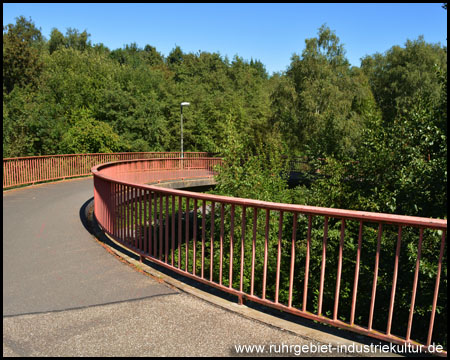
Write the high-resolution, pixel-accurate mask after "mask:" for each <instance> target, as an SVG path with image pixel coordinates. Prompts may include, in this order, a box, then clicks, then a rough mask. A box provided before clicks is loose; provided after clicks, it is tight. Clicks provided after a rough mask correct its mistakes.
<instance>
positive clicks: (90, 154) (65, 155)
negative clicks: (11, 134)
mask: <svg viewBox="0 0 450 360" xmlns="http://www.w3.org/2000/svg"><path fill="white" fill-rule="evenodd" d="M178 153H180V152H174V151H136V152H115V153H83V154H54V155H32V156H20V157H12V158H3V161H7V160H8V161H9V160H23V159H36V158H49V157H73V156H93V155H98V156H100V155H125V154H128V155H131V154H133V155H136V154H178ZM184 153H185V154H199V155H200V154H209V153H208V152H205V151H184Z"/></svg>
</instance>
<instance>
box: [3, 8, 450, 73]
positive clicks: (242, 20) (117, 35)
mask: <svg viewBox="0 0 450 360" xmlns="http://www.w3.org/2000/svg"><path fill="white" fill-rule="evenodd" d="M441 6H442V3H423V4H420V3H411V4H407V3H400V4H355V3H352V4H293V3H287V4H279V3H277V4H269V3H262V4H257V3H251V4H239V3H238V4H236V3H232V4H226V3H225V4H205V3H200V4H195V3H187V4H186V3H182V4H171V3H166V4H143V3H137V4H128V3H127V4H119V3H112V4H107V3H101V4H95V3H76V4H68V3H65V4H55V3H48V4H37V3H31V4H24V3H15V4H13V3H11V4H3V25H6V24H9V23H15V18H16V17H18V16H20V15H23V16H25V17H26V18H29V17H31V19H32V20H33V21H34V23H35V25H36V26H37V27H38V28H41V31H42V34H43V35H44V36H45V37H46V38H47V39H48V38H49V36H50V32H51V29H52V28H57V29H58V30H59V31H61V32H62V33H65V32H66V30H67V28H74V29H78V30H80V31H83V30H87V32H88V33H90V34H91V37H90V40H91V41H92V43H93V44H96V43H103V44H104V45H106V46H107V47H108V48H110V49H111V50H113V49H117V48H121V47H123V46H124V45H125V44H131V43H132V42H135V43H137V45H138V46H139V47H142V48H143V47H144V46H145V45H146V44H150V45H152V46H154V47H156V49H157V50H158V51H159V52H160V53H162V54H163V55H165V56H167V55H168V54H169V53H170V51H171V50H172V49H173V48H174V47H175V46H177V45H178V46H180V47H181V49H182V50H183V52H194V53H196V52H198V51H199V50H201V51H208V52H218V53H220V54H221V55H222V56H228V58H229V59H230V60H232V59H233V57H234V55H239V56H240V57H242V58H244V59H246V60H250V59H251V58H253V59H258V60H260V61H261V62H262V63H263V64H264V65H265V66H266V69H267V71H268V72H269V74H272V73H273V72H275V71H285V70H286V68H287V67H288V65H289V64H290V59H291V56H292V54H294V53H297V54H301V52H302V50H303V49H304V47H305V39H308V38H312V37H316V36H317V31H318V28H319V27H320V26H321V25H322V24H324V23H326V25H327V26H329V27H330V29H331V30H334V31H335V33H336V35H337V36H338V37H339V39H340V41H341V43H342V44H343V45H344V48H345V50H346V56H347V59H348V60H349V61H350V63H351V64H352V65H354V66H360V59H361V58H362V57H364V56H365V55H373V54H375V53H376V52H381V53H383V52H385V51H386V50H388V49H390V48H391V47H392V46H394V45H400V46H403V45H404V44H405V42H406V40H408V39H410V40H415V39H417V38H418V36H419V35H423V36H424V38H425V41H427V42H430V43H438V42H439V43H441V45H445V46H447V40H446V39H447V11H446V10H444V9H442V7H441Z"/></svg>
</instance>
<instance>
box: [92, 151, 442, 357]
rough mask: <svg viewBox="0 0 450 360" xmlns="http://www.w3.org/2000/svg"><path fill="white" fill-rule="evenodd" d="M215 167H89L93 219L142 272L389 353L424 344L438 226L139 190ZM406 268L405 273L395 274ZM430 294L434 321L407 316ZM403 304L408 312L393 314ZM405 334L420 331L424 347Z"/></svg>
mask: <svg viewBox="0 0 450 360" xmlns="http://www.w3.org/2000/svg"><path fill="white" fill-rule="evenodd" d="M217 164H220V159H217V158H197V159H184V160H183V159H180V158H172V159H153V160H133V161H122V162H118V163H109V164H103V165H97V166H95V167H94V168H93V169H92V172H93V174H94V198H95V216H96V218H97V220H98V222H99V224H100V226H101V227H102V228H103V230H104V231H105V232H106V233H108V234H109V235H110V236H111V237H112V238H114V239H115V240H117V241H119V242H120V243H122V244H123V245H124V246H126V247H128V248H130V249H131V250H133V251H135V252H136V253H138V254H139V255H140V256H141V260H143V259H144V258H147V259H149V260H151V261H153V262H154V263H157V264H159V265H161V266H164V267H167V268H169V269H171V270H173V271H175V272H176V273H179V274H182V275H184V276H187V277H190V278H194V279H195V280H197V281H199V282H201V283H205V284H207V285H210V286H213V287H216V288H218V289H221V290H223V291H225V292H227V293H230V294H233V295H236V296H237V297H238V299H239V303H242V301H243V300H244V299H246V300H250V301H254V302H256V303H260V304H263V305H266V306H269V307H273V308H276V309H279V310H282V311H285V312H288V313H291V314H294V315H299V316H301V317H305V318H308V319H312V320H315V321H319V322H321V323H325V324H329V325H332V326H336V327H340V328H345V329H348V330H351V331H354V332H357V333H360V334H364V335H368V336H371V337H373V338H376V339H380V340H385V341H389V342H393V343H397V344H411V346H413V347H418V346H421V345H422V344H424V345H427V346H429V345H431V344H432V340H433V339H435V338H436V336H434V335H435V334H434V335H433V329H434V327H435V317H436V309H437V308H438V301H439V299H440V297H442V287H441V291H440V284H441V282H442V279H441V272H442V264H443V261H444V259H446V253H445V251H444V250H445V239H446V230H447V220H441V219H430V218H420V217H411V216H401V215H391V214H380V213H369V212H362V211H351V210H342V209H331V208H320V207H311V206H303V205H290V204H279V203H271V202H263V201H257V200H250V199H242V198H233V197H225V196H218V195H210V194H202V193H192V192H188V191H182V190H173V189H165V188H161V187H156V186H151V185H143V184H145V183H149V182H154V181H155V180H167V179H176V178H178V179H180V178H188V177H204V176H213V175H214V166H215V165H217ZM425 244H426V246H425ZM375 246H376V250H375ZM344 252H345V255H346V256H344ZM349 258H351V259H352V260H351V261H349V260H348V259H349ZM368 258H370V261H368V260H367V259H368ZM353 259H354V260H353ZM411 259H412V260H411ZM411 261H412V262H411ZM409 263H412V264H414V265H413V267H412V268H404V267H405V266H407V265H408V264H409ZM413 268H414V270H413ZM423 268H426V269H425V270H424V269H423ZM430 269H431V270H430ZM423 271H428V272H427V273H426V274H427V275H426V276H434V280H433V281H434V285H433V284H432V285H431V287H430V286H428V285H427V283H425V282H424V283H422V282H419V278H421V280H424V279H423V278H424V277H426V276H425V275H424V274H422V272H423ZM349 272H350V275H348V274H349ZM399 272H401V275H402V276H401V277H399V276H398V274H399ZM413 272H414V273H413ZM343 273H345V274H346V276H345V277H344V276H343ZM409 273H410V274H411V276H410V277H408V276H409V275H408V274H409ZM405 274H406V275H408V276H406V275H405ZM421 274H422V275H421ZM430 274H431V275H430ZM403 275H405V276H403ZM282 276H283V278H281V277H282ZM348 278H352V281H351V284H350V283H348V280H343V279H348ZM404 278H406V280H405V279H404ZM380 279H381V280H383V281H382V282H381V281H380ZM387 279H392V281H391V282H389V281H388V280H387ZM425 280H426V279H425ZM345 281H347V283H345V284H343V283H344V282H345ZM386 283H389V284H390V287H389V286H386ZM383 284H384V285H383ZM445 284H446V282H445ZM342 285H345V286H342ZM382 285H383V286H382ZM419 286H420V291H421V296H420V297H417V293H418V287H419ZM427 286H428V287H427ZM350 288H352V290H351V294H350V291H348V289H350ZM341 289H347V290H345V291H346V292H343V291H342V290H341ZM358 290H359V291H358ZM428 293H429V297H430V298H429V299H427V300H426V301H428V302H427V303H426V304H425V305H426V306H425V307H431V311H428V310H427V311H425V312H426V314H425V315H424V314H423V311H421V313H420V314H418V313H416V311H415V310H416V309H417V307H416V302H417V301H418V300H420V302H421V306H422V308H423V304H422V303H423V298H427V295H426V294H428ZM409 295H410V299H411V301H410V302H409V300H406V302H407V309H406V310H405V306H403V307H402V306H400V305H401V304H404V303H405V300H404V298H405V297H406V298H408V296H409ZM399 298H400V300H401V302H400V301H398V299H399ZM369 299H370V301H369ZM396 299H397V302H396ZM430 304H431V305H430ZM444 306H445V307H446V304H444ZM402 314H403V315H402ZM427 316H428V318H427ZM414 320H415V321H414ZM440 320H442V319H440ZM446 320H447V319H446V317H445V319H444V321H445V322H446ZM425 322H426V323H427V325H425ZM414 324H416V325H417V326H416V328H417V329H423V328H425V327H426V328H427V329H428V332H427V334H426V336H425V334H424V333H422V331H421V330H416V331H415V330H414ZM419 325H420V326H419ZM439 325H441V324H439ZM414 331H415V332H414ZM393 332H394V333H393ZM441 335H442V334H441ZM445 337H446V336H445ZM446 354H447V353H446V351H444V352H442V353H440V355H446Z"/></svg>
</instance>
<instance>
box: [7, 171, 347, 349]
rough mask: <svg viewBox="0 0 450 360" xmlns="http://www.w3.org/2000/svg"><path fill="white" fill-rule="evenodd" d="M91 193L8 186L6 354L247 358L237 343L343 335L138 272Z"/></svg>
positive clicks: (84, 187)
mask: <svg viewBox="0 0 450 360" xmlns="http://www.w3.org/2000/svg"><path fill="white" fill-rule="evenodd" d="M92 198H93V180H92V177H89V178H83V179H74V180H69V181H60V182H56V183H47V184H41V185H37V186H31V187H26V188H22V189H16V190H11V191H6V192H4V193H3V356H239V355H240V354H238V353H237V352H236V347H235V346H236V345H266V351H265V354H264V355H266V356H270V355H271V354H270V353H268V350H269V349H268V348H269V346H270V345H276V346H280V345H282V344H286V345H293V346H296V347H295V349H297V350H298V349H299V346H300V345H305V344H306V345H308V346H309V344H316V345H327V346H328V343H329V342H333V339H336V337H333V336H332V335H328V334H326V333H319V332H318V331H316V330H311V329H310V330H309V333H308V332H305V333H304V334H303V335H299V332H298V331H296V330H293V331H292V330H291V329H289V330H291V331H285V330H282V329H280V328H279V327H276V326H270V325H267V324H265V323H263V322H261V321H257V320H254V319H250V318H248V317H247V316H245V314H244V316H241V315H239V314H237V313H234V312H230V311H227V310H226V309H224V308H221V307H218V306H215V305H213V304H211V303H209V302H205V301H203V300H201V299H199V298H197V297H194V296H192V295H189V294H186V293H185V292H182V291H180V290H177V289H176V288H174V287H170V286H168V285H167V284H165V283H161V282H158V281H156V280H154V279H153V278H151V277H149V276H146V275H144V274H142V273H140V272H138V271H136V270H135V269H133V268H132V267H130V266H129V265H127V264H124V263H123V262H121V261H119V260H118V259H117V258H116V257H114V256H112V255H111V254H110V253H108V252H107V251H105V249H104V248H103V247H102V245H101V244H100V242H98V241H97V240H96V239H95V238H94V236H93V235H92V234H91V233H90V232H89V231H88V228H87V226H86V215H85V214H86V211H87V210H88V207H89V206H88V205H89V204H90V202H91V201H92ZM236 306H237V305H236ZM243 308H245V306H244V307H243ZM293 326H294V325H293ZM295 332H297V333H295ZM318 334H319V335H318ZM320 334H322V335H320ZM318 339H319V340H318ZM344 343H345V341H344ZM348 343H350V342H348ZM285 349H286V348H285ZM291 349H294V347H292V348H291ZM285 352H286V350H285ZM253 355H257V354H256V353H253ZM272 355H275V356H279V355H280V353H273V354H272ZM291 355H295V353H294V352H291ZM316 355H317V354H316ZM322 355H324V356H335V355H336V353H335V352H334V353H333V354H332V353H329V352H324V353H322ZM340 355H342V354H340ZM344 355H345V354H344Z"/></svg>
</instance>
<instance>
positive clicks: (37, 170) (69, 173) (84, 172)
mask: <svg viewBox="0 0 450 360" xmlns="http://www.w3.org/2000/svg"><path fill="white" fill-rule="evenodd" d="M184 156H185V157H187V158H196V157H205V156H207V153H204V152H195V153H194V152H187V153H185V154H184ZM177 157H180V153H177V152H135V153H110V154H68V155H48V156H28V157H18V158H6V159H3V189H8V188H11V187H15V186H21V185H31V184H34V183H38V182H42V181H51V180H60V179H66V178H72V177H77V176H89V175H92V173H91V168H92V167H93V166H95V165H98V164H103V163H106V162H111V161H119V160H132V159H153V158H177Z"/></svg>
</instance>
